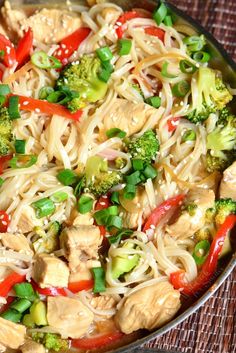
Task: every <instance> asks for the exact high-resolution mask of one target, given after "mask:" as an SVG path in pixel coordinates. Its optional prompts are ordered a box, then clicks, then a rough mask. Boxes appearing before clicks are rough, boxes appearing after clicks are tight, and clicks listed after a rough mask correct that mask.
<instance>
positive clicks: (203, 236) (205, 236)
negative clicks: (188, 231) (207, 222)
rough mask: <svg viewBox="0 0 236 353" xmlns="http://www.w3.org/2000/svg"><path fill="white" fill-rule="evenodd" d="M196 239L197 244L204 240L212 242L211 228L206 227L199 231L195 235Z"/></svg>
mask: <svg viewBox="0 0 236 353" xmlns="http://www.w3.org/2000/svg"><path fill="white" fill-rule="evenodd" d="M194 237H195V239H196V240H197V242H199V241H202V240H209V241H210V240H211V238H212V234H211V231H210V229H209V228H207V227H204V228H201V229H199V230H198V231H197V232H196V233H195V234H194Z"/></svg>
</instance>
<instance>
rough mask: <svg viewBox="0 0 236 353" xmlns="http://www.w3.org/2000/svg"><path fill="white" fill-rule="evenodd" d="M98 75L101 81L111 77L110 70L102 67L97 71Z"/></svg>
mask: <svg viewBox="0 0 236 353" xmlns="http://www.w3.org/2000/svg"><path fill="white" fill-rule="evenodd" d="M98 77H99V79H100V80H101V81H103V82H106V83H107V82H108V81H109V78H110V77H111V72H110V71H108V70H106V69H102V70H101V71H100V72H99V73H98Z"/></svg>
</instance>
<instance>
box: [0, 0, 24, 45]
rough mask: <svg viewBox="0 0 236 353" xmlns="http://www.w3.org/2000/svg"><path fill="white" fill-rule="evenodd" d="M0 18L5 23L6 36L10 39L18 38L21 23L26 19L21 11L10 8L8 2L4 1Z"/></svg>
mask: <svg viewBox="0 0 236 353" xmlns="http://www.w3.org/2000/svg"><path fill="white" fill-rule="evenodd" d="M2 17H3V19H4V21H5V23H6V27H7V30H8V35H9V37H10V39H14V37H18V36H19V32H20V27H21V21H23V20H24V19H26V14H25V12H24V11H23V10H18V9H17V10H16V9H14V10H13V9H12V8H11V4H10V2H9V1H5V5H4V7H2Z"/></svg>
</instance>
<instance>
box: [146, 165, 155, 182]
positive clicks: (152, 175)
mask: <svg viewBox="0 0 236 353" xmlns="http://www.w3.org/2000/svg"><path fill="white" fill-rule="evenodd" d="M143 174H144V175H145V177H146V178H147V179H154V178H156V176H157V174H158V173H157V171H156V169H155V168H153V167H152V166H151V165H147V166H146V167H145V169H144V171H143Z"/></svg>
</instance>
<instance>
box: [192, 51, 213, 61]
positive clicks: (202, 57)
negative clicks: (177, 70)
mask: <svg viewBox="0 0 236 353" xmlns="http://www.w3.org/2000/svg"><path fill="white" fill-rule="evenodd" d="M192 58H193V60H195V61H197V62H199V63H207V62H208V61H209V60H210V58H211V56H210V54H209V53H207V52H206V51H197V52H196V53H193V55H192Z"/></svg>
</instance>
